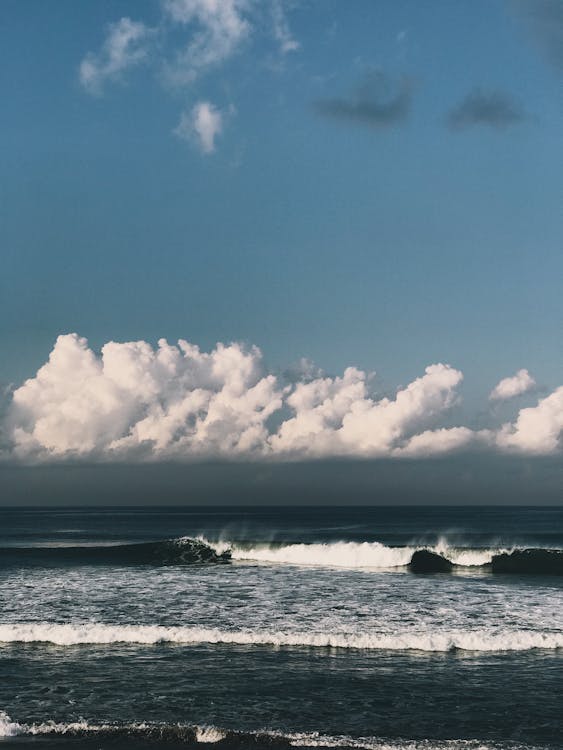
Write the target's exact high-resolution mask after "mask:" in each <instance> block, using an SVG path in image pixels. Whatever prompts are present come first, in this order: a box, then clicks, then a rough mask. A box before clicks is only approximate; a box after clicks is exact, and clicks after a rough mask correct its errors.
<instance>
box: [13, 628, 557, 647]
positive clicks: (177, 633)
mask: <svg viewBox="0 0 563 750" xmlns="http://www.w3.org/2000/svg"><path fill="white" fill-rule="evenodd" d="M0 642H3V643H52V644H55V645H57V646H76V645H108V644H119V643H121V644H145V645H154V644H159V643H175V644H182V645H186V646H195V645H201V644H214V645H215V644H226V645H235V646H273V647H305V648H335V649H356V650H369V651H430V652H444V651H453V650H462V651H528V650H532V649H560V648H563V632H561V631H555V632H554V631H542V632H540V631H534V630H506V631H498V630H492V629H489V630H474V631H468V630H445V631H427V632H416V631H404V632H391V633H385V632H371V633H346V632H333V633H326V632H317V633H315V632H303V631H277V630H256V631H247V630H220V629H218V628H202V627H183V626H178V627H166V626H162V625H110V624H105V623H66V624H60V623H48V622H43V623H35V622H34V623H10V624H3V625H0Z"/></svg>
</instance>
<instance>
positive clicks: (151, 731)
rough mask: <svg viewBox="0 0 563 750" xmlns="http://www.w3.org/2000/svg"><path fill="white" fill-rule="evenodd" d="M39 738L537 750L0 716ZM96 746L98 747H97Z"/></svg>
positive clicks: (12, 728) (8, 731) (2, 727)
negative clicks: (28, 720)
mask: <svg viewBox="0 0 563 750" xmlns="http://www.w3.org/2000/svg"><path fill="white" fill-rule="evenodd" d="M26 736H27V737H36V736H37V737H41V738H42V739H43V740H46V739H48V738H49V737H53V739H57V738H62V737H66V738H68V739H79V740H82V741H87V740H88V739H90V738H91V739H92V740H94V741H95V743H99V742H101V741H103V740H108V741H111V740H116V739H122V740H129V741H134V740H143V741H145V742H146V741H149V742H155V743H158V744H161V743H162V744H163V745H166V743H167V742H170V743H171V744H174V746H175V747H176V746H177V743H179V742H181V743H182V745H185V746H186V747H190V746H194V747H197V746H200V745H210V744H213V745H217V746H218V747H224V748H231V747H232V748H237V750H241V748H247V747H248V748H253V749H254V748H264V747H277V748H291V747H300V748H307V747H311V748H313V747H315V748H316V747H326V748H335V749H337V748H357V750H501V749H502V750H533V748H531V747H530V746H528V745H526V746H524V745H521V744H519V745H512V744H509V745H507V744H504V743H503V744H502V745H497V744H491V743H486V744H485V743H482V742H480V741H478V740H385V739H383V738H378V737H350V736H347V735H341V736H331V735H323V734H320V733H318V732H295V733H291V732H287V733H285V732H278V731H272V730H258V731H254V732H253V731H248V732H244V731H236V730H231V729H220V728H217V727H213V726H190V725H183V724H154V723H141V722H139V723H135V724H112V723H93V722H88V721H75V722H66V723H63V722H55V721H44V722H40V723H35V724H25V723H21V724H20V723H18V722H15V721H12V720H11V719H10V717H9V716H8V715H7V714H5V713H3V712H0V740H2V741H3V742H4V741H5V740H6V739H9V738H16V737H20V738H21V737H26ZM96 747H98V745H97V744H96Z"/></svg>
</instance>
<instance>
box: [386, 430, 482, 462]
mask: <svg viewBox="0 0 563 750" xmlns="http://www.w3.org/2000/svg"><path fill="white" fill-rule="evenodd" d="M488 437H489V435H488V433H487V432H486V431H484V430H482V431H480V432H475V431H473V430H470V429H469V428H468V427H449V428H446V427H441V428H440V429H438V430H426V431H425V432H421V433H420V434H419V435H414V436H413V437H412V438H410V439H409V440H408V441H407V443H406V444H405V445H404V446H403V447H401V448H397V449H396V450H395V452H394V455H395V456H404V457H408V458H426V457H428V456H440V455H443V454H444V453H453V452H454V451H459V450H461V449H462V448H467V447H468V446H470V445H472V444H475V445H477V444H478V443H479V442H481V441H483V440H488Z"/></svg>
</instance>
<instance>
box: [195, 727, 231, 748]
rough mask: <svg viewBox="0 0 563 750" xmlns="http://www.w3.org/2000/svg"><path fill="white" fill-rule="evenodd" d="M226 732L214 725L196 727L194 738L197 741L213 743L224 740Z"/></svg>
mask: <svg viewBox="0 0 563 750" xmlns="http://www.w3.org/2000/svg"><path fill="white" fill-rule="evenodd" d="M226 736H227V735H226V733H225V732H224V731H223V730H222V729H217V728H216V727H196V730H195V738H196V740H197V741H198V742H204V743H210V744H211V743H214V742H220V741H221V740H224V739H225V737H226Z"/></svg>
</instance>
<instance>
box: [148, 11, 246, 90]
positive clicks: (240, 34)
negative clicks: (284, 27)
mask: <svg viewBox="0 0 563 750" xmlns="http://www.w3.org/2000/svg"><path fill="white" fill-rule="evenodd" d="M249 5H250V3H249V2H248V0H164V2H163V10H164V13H165V16H166V17H167V18H168V19H169V20H170V21H171V22H173V23H175V24H180V25H182V26H186V27H190V29H193V34H192V35H191V37H190V40H189V42H188V44H187V45H186V46H185V47H184V49H183V50H181V51H180V52H179V53H178V54H177V55H176V57H175V60H174V62H173V63H170V64H169V65H168V66H167V78H168V80H169V81H170V82H171V83H174V84H179V85H184V84H187V83H191V82H192V81H194V80H195V78H197V76H198V75H199V74H200V73H201V72H202V71H203V70H205V69H206V68H210V67H213V66H215V65H218V64H219V63H222V62H224V61H225V60H227V59H228V58H229V57H231V56H232V55H233V54H234V53H235V52H236V51H237V50H238V48H239V47H240V45H241V44H242V42H243V41H244V40H245V39H246V38H247V37H248V35H249V34H250V31H251V24H250V22H249V20H248V19H247V18H246V17H245V13H246V11H247V10H248V8H249Z"/></svg>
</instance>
